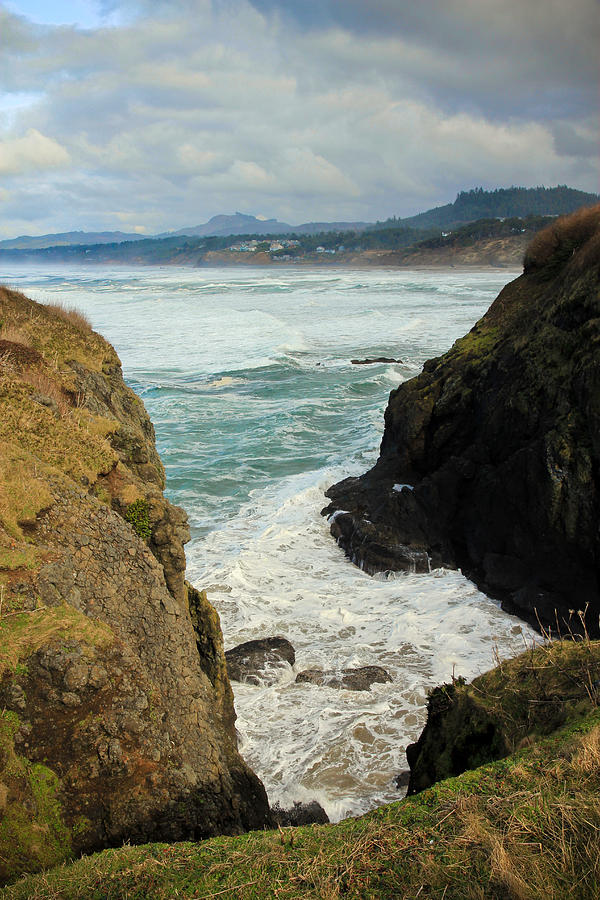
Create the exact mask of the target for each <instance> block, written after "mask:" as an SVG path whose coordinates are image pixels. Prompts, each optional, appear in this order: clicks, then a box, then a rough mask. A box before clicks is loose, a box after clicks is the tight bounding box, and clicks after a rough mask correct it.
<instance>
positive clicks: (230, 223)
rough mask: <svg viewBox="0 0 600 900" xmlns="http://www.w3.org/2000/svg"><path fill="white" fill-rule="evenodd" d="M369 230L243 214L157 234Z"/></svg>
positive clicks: (358, 225)
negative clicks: (292, 223)
mask: <svg viewBox="0 0 600 900" xmlns="http://www.w3.org/2000/svg"><path fill="white" fill-rule="evenodd" d="M369 227H372V225H371V224H370V223H368V222H306V223H304V224H303V225H289V224H288V223H287V222H279V221H278V220H277V219H258V218H257V217H256V216H249V215H246V214H245V213H241V212H236V214H235V215H233V216H226V215H220V216H213V217H212V219H209V221H208V222H206V223H205V224H204V225H191V226H189V227H188V228H180V229H179V230H178V231H166V232H164V233H163V234H157V235H156V237H158V238H165V237H179V236H186V237H225V236H228V235H236V234H237V235H239V234H252V235H256V234H277V235H279V234H323V233H325V232H327V231H364V229H365V228H369Z"/></svg>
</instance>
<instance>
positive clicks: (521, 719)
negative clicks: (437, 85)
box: [0, 641, 600, 900]
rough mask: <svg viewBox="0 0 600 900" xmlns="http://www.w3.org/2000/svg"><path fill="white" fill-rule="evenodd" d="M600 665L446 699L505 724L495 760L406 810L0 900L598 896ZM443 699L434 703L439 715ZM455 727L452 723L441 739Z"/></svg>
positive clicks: (87, 873) (171, 850)
mask: <svg viewBox="0 0 600 900" xmlns="http://www.w3.org/2000/svg"><path fill="white" fill-rule="evenodd" d="M599 664H600V645H599V644H598V643H595V642H589V641H588V642H584V643H582V644H575V643H572V642H569V643H556V644H552V645H545V646H542V647H539V648H537V649H530V650H528V651H526V652H525V653H524V654H522V655H521V656H520V657H518V658H517V659H516V660H511V661H508V662H503V663H501V664H500V666H499V667H497V668H496V669H494V670H492V671H491V672H490V673H487V675H484V676H481V677H480V678H479V679H476V680H475V681H474V682H473V684H472V685H468V686H467V685H464V684H455V685H453V686H449V687H450V688H451V689H452V690H454V691H455V692H456V693H457V694H462V695H464V696H465V698H466V697H467V695H468V696H469V697H470V698H471V699H472V698H473V697H475V698H482V697H483V700H482V708H483V707H485V709H486V714H487V715H489V716H492V717H494V716H495V717H496V721H497V722H502V723H503V727H504V737H503V747H502V751H501V754H500V755H502V756H503V758H501V759H496V760H495V761H492V762H487V763H486V764H484V765H482V766H480V767H479V768H477V769H475V770H471V771H468V772H465V773H464V774H462V775H460V776H458V777H451V778H447V779H445V780H442V781H440V782H438V783H436V784H434V785H433V786H432V787H429V788H428V789H426V790H424V791H422V792H420V793H418V794H417V795H416V796H411V797H408V798H407V799H405V800H404V801H399V802H398V803H394V804H391V805H388V806H385V807H380V808H379V809H376V810H374V811H373V812H371V813H369V814H367V815H365V816H362V817H360V818H356V819H348V820H346V821H344V822H341V823H339V824H338V825H326V826H316V825H314V826H310V827H305V828H286V829H283V830H281V829H280V830H279V831H266V832H253V833H250V834H247V835H243V836H240V837H221V838H212V839H210V840H207V841H204V842H202V843H190V842H186V843H179V844H148V845H146V846H141V847H128V846H126V847H123V848H121V849H116V850H108V851H104V852H103V853H101V854H97V855H95V856H91V857H86V858H84V859H81V860H79V861H78V862H75V863H73V864H71V865H68V866H63V867H61V868H59V869H55V870H53V871H51V872H48V873H45V874H43V875H38V876H33V877H28V878H25V879H24V880H23V881H21V882H19V883H17V884H15V885H13V886H12V887H10V888H7V889H5V891H4V892H2V891H0V898H2V900H5V898H6V900H9V898H10V900H25V898H27V900H42V898H44V900H50V898H52V900H59V898H60V900H75V898H86V900H88V898H89V900H101V898H102V900H109V898H110V900H113V898H114V900H117V898H125V897H126V898H128V900H166V898H171V897H179V898H187V900H192V898H209V897H211V898H212V897H220V896H232V897H243V898H248V900H253V898H256V900H258V898H267V897H269V898H270V897H278V898H319V900H334V898H341V897H354V898H358V897H364V898H367V897H368V898H378V897H380V898H391V897H394V898H396V897H397V898H406V900H409V898H415V897H417V896H418V897H423V898H440V900H441V898H445V900H451V898H454V900H470V898H473V900H481V898H497V900H505V898H514V900H534V898H542V897H543V898H555V900H559V898H573V900H585V898H590V900H592V898H596V897H597V896H598V893H599V891H600V806H599V805H598V802H597V797H598V791H599V789H600V712H599V711H598V708H597V705H596V701H597V697H596V687H595V686H594V684H593V681H597V679H598V674H599ZM590 679H592V681H590ZM500 686H501V687H502V689H503V695H502V697H501V701H500V702H499V699H498V696H499V695H498V694H497V690H498V688H499V687H500ZM441 690H442V689H439V688H438V689H436V691H435V692H433V694H432V697H433V698H434V700H433V703H432V706H433V705H435V706H436V715H438V714H439V702H438V701H439V699H440V697H439V692H440V691H441ZM476 702H479V700H476ZM463 712H464V706H463ZM469 722H471V724H472V725H474V727H473V728H472V729H471V732H472V733H471V738H472V740H473V742H474V745H475V744H476V743H477V736H478V734H479V732H478V728H477V723H476V722H474V720H473V718H471V719H470V720H469V717H465V716H463V717H462V730H463V747H464V746H465V741H466V743H468V736H467V732H468V730H469ZM455 724H456V723H455V722H454V721H453V720H452V716H450V718H449V719H448V721H447V729H448V730H447V736H448V737H451V736H452V733H453V728H454V726H455ZM443 733H444V728H443V727H441V728H440V727H439V723H438V737H439V735H440V734H443ZM509 746H510V747H511V748H512V749H511V752H510V755H508V756H506V755H505V754H506V752H507V750H508V747H509ZM515 748H516V749H515ZM440 755H441V756H443V755H444V754H443V748H442V751H441V753H440Z"/></svg>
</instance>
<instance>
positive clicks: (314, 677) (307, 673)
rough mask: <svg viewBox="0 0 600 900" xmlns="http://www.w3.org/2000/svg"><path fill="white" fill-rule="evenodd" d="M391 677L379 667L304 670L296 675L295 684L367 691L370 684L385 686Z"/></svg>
mask: <svg viewBox="0 0 600 900" xmlns="http://www.w3.org/2000/svg"><path fill="white" fill-rule="evenodd" d="M391 680H392V679H391V677H390V675H389V673H388V672H386V670H385V669H383V668H382V667H381V666H361V667H360V668H357V669H341V670H340V669H328V670H325V671H323V670H322V669H305V670H304V671H303V672H299V673H298V675H296V684H316V685H319V687H332V688H341V689H344V690H347V691H368V690H370V688H371V685H372V684H385V683H386V682H389V681H391Z"/></svg>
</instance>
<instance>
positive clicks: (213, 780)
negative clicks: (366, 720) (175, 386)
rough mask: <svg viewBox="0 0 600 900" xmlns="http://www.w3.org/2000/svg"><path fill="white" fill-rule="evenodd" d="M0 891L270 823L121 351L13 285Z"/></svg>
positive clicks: (2, 395) (6, 296) (5, 305)
mask: <svg viewBox="0 0 600 900" xmlns="http://www.w3.org/2000/svg"><path fill="white" fill-rule="evenodd" d="M0 323H1V326H0V406H1V410H2V415H1V417H0V881H2V880H6V879H8V878H12V877H14V876H15V875H17V874H18V873H19V872H21V871H27V870H29V871H31V870H32V869H36V868H40V867H44V866H48V865H52V864H55V863H56V862H59V861H61V860H62V859H65V858H67V857H69V856H71V855H73V854H77V853H80V852H88V851H91V850H95V849H99V848H102V847H108V846H117V845H119V844H121V843H122V842H123V841H131V842H141V841H149V840H180V839H186V838H190V839H192V838H200V837H205V836H209V835H214V834H219V833H236V832H240V831H243V830H247V829H249V828H260V827H263V826H264V825H265V824H270V822H271V819H270V814H269V809H268V802H267V798H266V794H265V791H264V788H263V786H262V784H261V783H260V781H259V780H258V778H256V776H255V775H254V774H253V773H252V772H251V771H250V770H249V769H248V767H247V766H246V764H245V763H244V761H243V760H242V758H241V757H240V756H239V754H238V752H237V745H236V736H235V729H234V721H235V713H234V709H233V696H232V692H231V687H230V685H229V681H228V678H227V669H226V663H225V656H224V652H223V641H222V635H221V629H220V624H219V619H218V616H217V614H216V612H215V610H214V609H213V607H212V606H211V605H210V603H209V602H208V600H207V598H206V595H205V594H203V593H201V592H198V591H196V590H195V589H194V588H192V587H191V586H190V585H188V584H187V583H186V582H185V578H184V576H185V555H184V551H183V544H184V542H185V541H186V540H187V539H188V538H189V532H188V526H187V519H186V515H185V513H184V511H183V510H181V509H179V508H177V507H174V506H172V505H171V504H170V503H169V502H168V501H167V500H166V499H165V497H164V496H163V493H162V488H163V486H164V472H163V468H162V465H161V462H160V459H159V457H158V455H157V453H156V448H155V445H154V430H153V427H152V424H151V423H150V420H149V419H148V416H147V414H146V411H145V410H144V407H143V405H142V403H141V401H140V400H139V399H138V398H137V397H136V395H135V394H134V393H133V392H132V391H131V390H130V389H129V388H128V387H127V386H126V385H125V384H124V382H123V379H122V375H121V367H120V363H119V359H118V357H117V355H116V353H115V351H114V350H113V348H112V347H111V346H110V345H109V344H108V343H107V342H106V341H104V340H103V339H102V338H101V337H100V336H99V335H97V334H94V333H93V332H92V331H91V329H90V328H89V326H88V325H87V324H86V322H85V321H84V320H83V319H81V318H80V317H78V316H76V315H74V314H72V313H70V312H69V311H65V310H63V309H52V308H49V307H44V306H41V305H39V304H37V303H34V302H32V301H31V300H28V299H27V298H26V297H24V296H22V295H20V294H18V293H15V292H13V291H9V290H7V289H1V288H0Z"/></svg>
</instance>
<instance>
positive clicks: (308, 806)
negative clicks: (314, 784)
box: [271, 800, 329, 828]
mask: <svg viewBox="0 0 600 900" xmlns="http://www.w3.org/2000/svg"><path fill="white" fill-rule="evenodd" d="M271 815H272V816H273V819H274V820H275V824H276V825H279V826H281V827H282V828H285V826H286V825H294V826H298V825H326V824H327V823H328V822H329V816H328V815H327V813H326V812H325V810H324V809H323V807H322V806H321V804H320V803H317V801H316V800H311V801H310V803H300V802H296V803H294V805H293V807H292V808H291V809H282V808H281V806H280V805H279V803H275V805H274V806H272V807H271Z"/></svg>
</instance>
